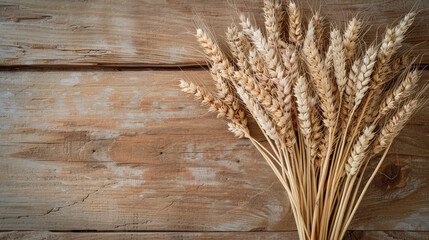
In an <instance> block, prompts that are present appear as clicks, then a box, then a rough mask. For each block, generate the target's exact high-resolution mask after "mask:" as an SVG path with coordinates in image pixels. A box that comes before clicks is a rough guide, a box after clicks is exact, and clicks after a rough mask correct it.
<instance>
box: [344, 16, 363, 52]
mask: <svg viewBox="0 0 429 240" xmlns="http://www.w3.org/2000/svg"><path fill="white" fill-rule="evenodd" d="M361 25H362V23H361V22H360V21H359V20H357V19H356V18H353V19H352V20H350V21H349V23H348V25H347V28H346V30H345V31H344V38H343V44H344V52H345V55H346V59H347V60H350V59H353V57H354V55H355V53H356V41H357V39H358V37H359V31H360V28H361Z"/></svg>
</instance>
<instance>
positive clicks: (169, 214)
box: [0, 0, 429, 239]
mask: <svg viewBox="0 0 429 240" xmlns="http://www.w3.org/2000/svg"><path fill="white" fill-rule="evenodd" d="M321 2H322V3H321ZM310 3H311V4H316V6H322V7H320V9H321V11H322V12H323V14H324V15H325V16H326V17H327V19H330V20H335V21H337V22H338V23H339V24H341V23H344V21H345V20H346V19H347V17H348V16H351V15H354V14H356V13H359V15H360V16H361V17H363V18H364V19H365V20H366V22H367V24H368V26H370V27H371V28H370V30H369V31H368V34H367V35H366V39H367V40H368V41H371V40H374V38H375V37H376V36H380V35H381V33H382V32H383V29H384V28H383V27H381V26H384V25H385V24H392V23H393V22H394V21H396V20H398V19H399V18H400V17H401V16H403V15H404V14H405V13H407V12H408V11H409V10H410V9H411V8H414V9H417V10H418V11H419V15H418V17H417V20H416V23H415V24H414V27H413V29H412V32H411V33H410V34H409V37H408V39H407V41H406V43H405V47H406V49H408V50H410V51H411V52H413V53H420V54H424V55H423V57H422V60H421V62H420V67H421V68H422V69H424V68H425V67H426V66H427V64H429V54H428V53H429V51H428V50H429V42H428V40H429V2H428V1H417V2H416V1H412V0H397V1H393V0H376V1H370V0H323V1H322V0H308V1H303V2H302V3H301V5H302V7H303V8H304V9H305V11H306V12H307V13H310V12H311V9H310V8H309V6H308V4H310ZM233 5H234V6H233ZM261 7H262V4H261V3H260V2H259V0H258V1H256V0H236V1H231V0H229V1H227V0H217V1H204V0H191V1H180V0H166V1H155V0H153V1H112V0H91V1H85V0H73V1H69V0H55V1H53V0H51V1H49V0H0V68H1V69H0V70H1V74H0V121H1V124H0V169H1V170H0V239H20V238H27V239H29V238H31V239H98V238H100V237H105V238H108V239H118V238H122V239H142V238H144V239H166V238H167V239H218V238H225V239H249V238H250V239H280V238H287V239H297V235H296V233H295V232H294V229H295V224H294V221H293V217H292V214H291V212H290V211H289V204H288V202H287V196H286V194H285V191H284V190H283V189H282V187H281V185H280V184H279V183H278V181H277V179H276V178H275V176H274V174H272V173H271V170H270V169H269V167H268V166H267V165H266V164H265V162H264V161H263V159H262V158H261V157H259V154H258V153H257V152H256V151H255V150H254V149H253V148H252V146H251V144H250V143H249V142H248V141H246V140H237V139H235V138H234V137H233V136H232V134H230V133H229V132H228V131H227V130H226V126H225V123H224V122H222V121H221V120H219V119H216V118H215V116H214V115H213V114H209V113H207V112H206V109H205V108H203V107H201V106H199V104H198V103H197V102H195V101H193V100H192V99H191V98H189V97H186V96H184V95H183V94H181V93H180V91H179V89H178V87H177V84H178V79H179V78H183V77H186V78H192V79H198V81H199V82H200V83H203V84H207V85H208V84H210V82H211V80H210V77H209V76H208V74H207V73H206V72H205V71H204V70H203V69H201V67H200V65H204V64H205V60H204V58H202V57H201V54H200V49H199V48H198V45H197V44H196V41H195V40H194V38H193V36H192V31H193V29H194V27H193V19H194V18H195V17H194V16H196V15H200V16H202V17H203V18H204V19H205V21H206V23H207V24H208V26H209V27H211V28H212V29H214V31H215V32H217V33H219V34H221V33H222V31H223V30H224V28H225V27H226V26H228V24H229V23H230V22H231V20H233V17H231V16H234V15H235V12H236V10H234V9H235V8H237V9H238V10H239V11H247V12H253V13H254V14H255V17H256V19H257V20H260V19H261V17H260V15H259V13H260V9H261ZM423 78H424V81H427V79H428V78H429V71H428V70H425V71H424V74H423ZM428 126H429V106H425V107H424V108H423V109H422V111H421V112H420V113H419V114H417V115H416V116H415V117H414V118H413V120H412V121H411V122H410V124H409V125H408V126H407V127H406V128H405V130H404V131H403V132H402V133H401V135H400V136H399V137H398V138H397V140H396V141H395V143H394V145H393V148H392V149H391V151H390V154H389V155H388V161H387V162H386V164H385V165H384V166H383V167H382V169H381V171H380V174H379V175H378V176H377V178H376V180H375V183H374V184H373V185H372V186H371V188H370V189H369V191H368V194H367V196H366V197H365V200H364V201H363V203H362V206H361V208H360V209H359V211H358V213H357V215H356V218H355V219H354V221H353V222H352V224H351V229H352V231H350V232H349V233H348V236H347V239H428V238H429V185H428V180H429V179H428V178H429V161H428V160H429V136H428V135H429V127H428ZM24 230H26V231H24Z"/></svg>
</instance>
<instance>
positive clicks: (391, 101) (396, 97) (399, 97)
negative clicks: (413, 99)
mask: <svg viewBox="0 0 429 240" xmlns="http://www.w3.org/2000/svg"><path fill="white" fill-rule="evenodd" d="M419 78H420V76H419V74H418V71H417V70H414V71H412V72H409V73H408V74H407V76H406V77H405V79H404V80H403V81H402V82H401V83H400V84H399V85H398V86H397V87H396V88H395V89H393V91H390V92H389V94H388V95H387V96H386V97H385V98H384V99H383V101H382V102H381V105H380V110H379V117H382V116H385V115H386V114H387V113H388V112H389V111H391V110H393V109H395V108H396V107H397V106H398V105H399V104H400V103H401V102H402V101H403V100H405V98H406V97H408V96H409V95H410V94H411V93H412V92H413V90H414V89H415V88H416V86H417V82H418V81H419Z"/></svg>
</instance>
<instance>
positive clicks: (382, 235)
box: [0, 231, 429, 240]
mask: <svg viewBox="0 0 429 240" xmlns="http://www.w3.org/2000/svg"><path fill="white" fill-rule="evenodd" d="M119 238H120V239H130V240H133V239H151V240H157V239H183V240H185V239H187V240H188V239H189V240H191V239H195V240H196V239H198V240H211V239H237V240H239V239H243V240H245V239H255V240H258V239H261V240H262V239H264V240H265V239H268V240H270V239H272V240H274V239H285V240H294V239H296V240H297V239H299V238H298V234H297V233H296V232H155V233H154V232H125V233H124V232H120V233H119V232H109V233H88V232H85V233H77V232H47V231H29V232H17V231H13V232H2V233H0V239H8V240H13V239H31V240H39V239H58V240H62V239H67V240H72V239H79V240H93V239H119ZM428 238H429V233H428V232H409V231H349V232H348V233H347V235H346V237H345V238H344V240H359V239H365V240H379V239H396V240H424V239H428Z"/></svg>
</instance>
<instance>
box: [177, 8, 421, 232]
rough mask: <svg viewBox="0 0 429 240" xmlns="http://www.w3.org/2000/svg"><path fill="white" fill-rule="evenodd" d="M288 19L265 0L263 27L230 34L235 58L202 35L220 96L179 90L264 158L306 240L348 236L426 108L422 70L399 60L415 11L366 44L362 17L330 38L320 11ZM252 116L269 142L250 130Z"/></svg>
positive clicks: (188, 86) (294, 11)
mask: <svg viewBox="0 0 429 240" xmlns="http://www.w3.org/2000/svg"><path fill="white" fill-rule="evenodd" d="M286 12H287V17H285V16H284V15H285V14H284V12H283V8H282V6H281V1H279V0H264V9H263V14H264V24H263V28H259V27H256V26H258V25H257V24H256V23H255V24H252V23H251V21H250V20H249V17H245V16H244V15H241V16H240V26H241V29H240V28H239V26H236V25H234V24H232V25H231V26H230V27H229V28H228V29H227V31H226V41H227V45H228V46H229V50H230V52H225V51H222V50H221V49H220V47H219V45H218V44H217V42H216V41H215V40H214V37H212V35H210V34H209V33H208V32H207V31H204V30H202V29H197V34H196V36H197V40H198V41H199V42H200V44H201V46H202V47H203V50H204V52H205V54H206V55H207V58H208V59H209V60H210V64H209V68H210V70H209V72H210V74H211V75H212V77H213V79H214V80H215V85H216V92H215V93H214V94H212V93H210V92H208V91H207V90H206V89H204V88H202V87H200V86H197V85H196V84H195V83H192V82H189V81H186V80H181V82H180V87H181V88H182V90H183V91H184V92H186V93H188V94H190V95H193V96H194V97H195V98H196V99H197V100H199V101H201V102H202V104H203V105H205V106H207V107H209V111H211V112H215V113H217V115H218V117H220V118H224V119H225V120H226V121H227V124H228V129H229V131H231V132H232V133H234V134H235V135H236V136H237V137H246V138H248V139H249V140H250V142H251V143H252V144H253V145H254V146H255V148H256V149H257V150H258V151H259V152H260V153H261V155H262V157H263V158H264V159H265V160H266V162H267V164H268V165H269V166H270V168H271V169H272V170H273V172H274V174H275V175H276V177H277V178H278V179H279V181H280V183H281V184H282V186H283V187H284V189H285V190H286V192H287V194H288V196H289V201H290V203H291V210H292V213H293V215H294V218H295V222H296V225H297V230H298V235H299V237H300V239H311V240H315V239H342V238H343V236H344V234H345V231H346V230H347V228H348V226H349V224H350V222H351V220H352V218H353V216H354V214H355V213H356V210H357V208H358V206H359V204H360V202H361V201H362V198H363V196H364V194H365V192H366V191H367V189H368V187H369V184H370V183H371V182H372V180H373V179H374V177H375V175H376V174H377V171H378V170H379V168H380V166H381V164H382V163H383V161H384V159H385V158H386V155H387V151H388V149H389V147H390V146H391V144H392V142H393V140H394V138H395V137H396V136H397V135H398V134H399V132H400V131H401V129H402V128H404V126H405V124H406V122H407V121H408V120H409V119H410V118H411V116H412V114H413V113H415V112H416V111H417V109H418V108H419V107H421V106H422V104H423V103H424V102H425V101H422V100H421V98H422V97H421V96H422V95H423V94H422V93H423V92H424V91H425V90H426V88H427V87H425V86H423V88H422V90H420V91H417V90H416V89H417V86H418V82H419V79H420V75H421V74H420V72H419V71H417V70H410V69H411V68H412V67H411V64H412V62H410V61H408V56H407V55H401V54H399V53H400V51H399V48H400V47H401V46H402V43H403V41H404V39H405V36H406V34H407V31H408V29H409V28H410V26H411V24H412V23H413V21H414V18H415V13H413V12H411V13H409V14H407V15H405V17H404V18H403V19H402V20H401V21H400V22H399V23H398V24H397V25H396V26H394V27H391V28H388V29H387V30H386V33H385V34H384V37H383V39H382V41H381V43H379V44H377V43H371V44H361V43H362V42H363V39H362V37H361V36H360V32H361V31H362V21H361V20H360V19H358V18H353V19H352V20H350V21H349V22H348V23H347V25H346V27H345V29H341V28H338V27H331V31H330V34H329V35H330V36H328V37H326V36H324V25H325V22H324V20H323V18H322V17H321V15H320V14H319V13H318V12H316V13H315V14H314V15H313V16H311V18H310V19H309V21H305V20H304V19H303V16H302V11H300V9H298V7H297V5H296V4H295V3H294V2H289V4H288V6H287V9H286ZM303 22H308V25H307V27H306V28H305V26H304V25H303ZM286 25H287V27H285V26H286ZM333 25H334V24H332V26H333ZM260 26H261V25H260ZM284 29H287V33H285V32H284ZM342 33H343V34H342ZM327 39H329V44H328V42H326V44H325V41H326V40H327ZM366 46H368V47H366ZM230 57H231V58H230ZM247 112H248V113H250V115H251V117H253V118H254V120H255V121H256V123H257V125H258V126H259V128H260V130H261V131H262V133H263V140H256V139H255V138H254V136H252V135H254V133H253V130H252V132H251V131H249V128H248V126H247V114H246V113H247ZM262 141H264V142H265V143H262ZM380 153H383V154H382V157H381V158H374V157H375V156H376V155H378V154H380ZM371 161H378V163H376V164H377V166H376V168H375V169H373V170H370V169H369V167H367V166H370V164H369V163H370V162H371ZM365 171H371V172H370V177H369V179H367V178H362V177H360V176H362V175H363V174H365ZM361 185H363V187H361Z"/></svg>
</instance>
